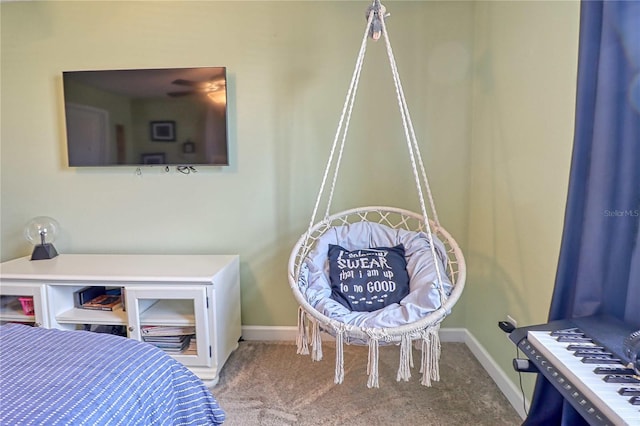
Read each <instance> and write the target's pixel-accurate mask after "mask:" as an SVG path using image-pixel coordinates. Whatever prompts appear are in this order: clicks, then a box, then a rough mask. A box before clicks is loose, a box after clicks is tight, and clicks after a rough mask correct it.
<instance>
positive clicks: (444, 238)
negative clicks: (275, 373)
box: [288, 0, 466, 387]
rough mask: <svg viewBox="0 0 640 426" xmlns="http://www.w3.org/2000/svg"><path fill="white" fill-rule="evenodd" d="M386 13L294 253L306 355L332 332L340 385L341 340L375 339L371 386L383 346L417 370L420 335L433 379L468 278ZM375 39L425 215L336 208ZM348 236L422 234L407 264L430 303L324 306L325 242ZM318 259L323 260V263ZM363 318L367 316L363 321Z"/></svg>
mask: <svg viewBox="0 0 640 426" xmlns="http://www.w3.org/2000/svg"><path fill="white" fill-rule="evenodd" d="M386 16H387V15H386V9H385V7H384V6H383V5H382V4H380V2H379V0H375V1H374V2H373V3H372V5H371V6H369V8H368V9H367V25H366V28H365V33H364V36H363V39H362V44H361V47H360V51H359V54H358V58H357V61H356V67H355V70H354V73H353V77H352V79H351V84H350V87H349V90H348V92H347V98H346V100H345V104H344V107H343V110H342V115H341V117H340V121H339V124H338V129H337V132H336V135H335V139H334V141H333V145H332V147H331V152H330V155H329V160H328V162H327V166H326V168H325V171H324V175H323V178H322V184H321V186H320V190H319V193H318V197H317V199H316V202H315V206H314V209H313V214H312V216H311V220H310V222H309V228H308V229H307V231H306V232H305V233H304V234H303V235H302V236H301V237H300V239H299V240H298V241H297V243H296V245H295V246H294V248H293V250H292V252H291V256H290V258H289V266H288V278H289V285H290V287H291V289H292V291H293V295H294V297H295V299H296V301H297V302H298V304H299V305H300V307H299V310H298V338H297V351H298V353H299V354H303V355H308V354H309V353H310V354H311V358H312V360H314V361H319V360H321V359H322V357H323V354H322V339H321V332H326V333H328V334H330V335H332V336H334V337H335V340H336V360H335V361H336V368H335V377H334V381H335V383H336V384H339V383H342V381H343V379H344V357H343V345H344V344H345V343H346V344H359V345H368V346H369V357H368V366H367V374H368V376H369V378H368V382H367V386H368V387H378V386H379V383H378V350H379V346H380V345H389V344H394V345H400V360H399V368H398V373H397V377H396V380H398V381H400V380H404V381H407V380H409V378H410V377H411V367H413V355H412V354H413V351H412V345H413V342H414V341H419V342H420V343H421V345H420V346H421V351H422V357H421V365H420V372H421V374H422V379H421V384H422V385H425V386H431V382H432V380H433V381H437V380H439V379H440V377H439V366H438V361H439V357H440V339H439V335H438V332H439V329H440V323H441V322H442V321H443V320H444V318H445V317H446V316H447V315H448V314H449V313H450V311H451V309H452V308H453V306H454V305H455V303H456V302H457V301H458V299H459V297H460V295H461V293H462V290H463V288H464V284H465V278H466V267H465V261H464V256H463V254H462V252H461V250H460V248H459V246H458V244H457V243H456V241H455V240H454V239H453V238H452V237H451V235H450V234H449V233H448V232H447V231H446V230H445V229H444V228H443V227H442V226H441V225H440V222H439V220H438V216H437V213H436V210H435V205H434V201H433V197H432V194H431V190H430V188H429V182H428V179H427V175H426V173H425V170H424V164H423V161H422V156H421V155H420V151H419V149H418V143H417V141H416V137H415V134H414V131H413V126H412V123H411V118H410V116H409V110H408V108H407V104H406V101H405V97H404V93H403V90H402V85H401V83H400V78H399V76H398V70H397V68H396V63H395V60H394V57H393V51H392V49H391V43H390V41H389V36H388V33H387V30H386V27H385V22H384V19H385V17H386ZM369 38H372V39H374V40H378V39H379V38H383V39H384V42H385V45H386V49H387V54H388V57H389V62H390V65H391V72H392V75H393V81H394V84H395V89H396V95H397V100H398V105H399V108H400V115H401V117H402V123H403V127H404V133H405V138H406V142H407V147H408V149H409V156H410V160H411V166H412V169H413V176H414V179H415V184H416V189H417V193H418V198H419V200H420V206H421V212H420V213H419V214H418V213H414V212H411V211H408V210H404V209H401V208H395V207H382V206H368V207H359V208H354V209H350V210H347V211H343V212H340V213H335V214H331V212H330V209H331V201H332V198H333V192H334V188H335V184H336V180H337V176H338V170H339V167H340V163H341V159H342V153H343V149H344V144H345V140H346V136H347V129H348V127H349V121H350V118H351V111H352V109H353V104H354V100H355V96H356V91H357V87H358V82H359V78H360V72H361V70H362V64H363V60H364V55H365V51H366V45H367V41H368V39H369ZM332 170H333V172H332V180H331V184H330V188H329V191H328V194H326V195H325V189H326V186H327V180H328V177H329V175H330V174H331V171H332ZM323 196H326V200H327V202H326V203H327V206H326V210H325V213H324V216H323V218H322V219H321V220H319V221H318V222H316V216H317V214H318V210H319V207H320V203H321V200H322V199H323ZM425 199H428V201H429V206H430V212H431V214H432V218H429V215H428V212H427V208H426V206H425ZM353 233H358V234H359V236H357V237H353ZM362 235H364V237H362ZM380 235H382V237H380ZM416 236H417V237H416ZM380 238H381V239H382V241H376V239H380ZM346 240H349V241H351V242H352V243H353V241H354V240H366V241H368V242H369V243H370V244H371V245H369V247H359V248H364V249H367V248H372V247H374V246H375V245H376V244H378V243H380V244H386V243H389V245H392V244H395V243H405V244H409V245H411V244H414V243H413V242H414V241H418V243H415V244H419V245H420V247H419V248H417V249H415V248H412V247H407V256H409V255H410V254H411V256H412V260H411V261H407V265H409V264H411V263H412V264H413V266H412V271H418V270H420V271H421V272H420V273H421V274H424V271H425V270H426V271H428V273H427V275H425V276H426V277H429V278H428V281H429V282H414V281H419V277H418V276H417V275H418V273H417V272H416V276H412V277H411V279H412V281H411V289H410V293H409V296H411V294H412V293H414V290H415V289H416V288H418V287H419V288H421V290H420V291H427V292H431V293H430V294H428V297H427V298H426V299H425V298H424V297H423V298H422V299H414V302H415V300H426V301H427V302H428V303H425V305H424V306H412V305H411V303H405V300H406V299H403V300H402V301H401V302H400V303H397V304H394V305H389V306H386V307H385V308H383V309H380V310H379V311H375V312H371V313H366V314H364V315H361V314H360V313H356V314H355V316H353V315H350V313H349V314H346V315H343V314H344V312H342V313H341V314H340V315H335V314H334V312H332V311H331V309H330V308H327V307H326V306H328V305H330V304H325V307H323V308H321V309H320V308H319V306H320V305H322V302H320V303H319V301H318V298H319V297H320V298H321V297H323V296H319V295H322V294H324V295H325V296H327V294H330V290H320V291H317V289H314V286H315V284H314V282H313V280H314V279H316V278H317V280H318V282H321V285H326V283H323V282H322V281H323V280H324V281H328V280H329V278H328V268H329V267H328V256H327V252H326V250H327V246H328V244H331V243H336V242H337V243H346V242H347V241H346ZM318 263H320V264H319V265H318ZM422 264H428V265H427V266H426V267H423V266H424V265H422ZM312 269H313V270H315V272H313V271H312ZM407 271H408V272H409V266H407ZM314 277H315V278H314ZM414 278H415V280H414ZM423 281H424V280H423ZM425 288H427V290H425ZM416 291H418V290H416ZM409 296H407V298H408V297H409ZM327 297H328V296H327ZM341 309H342V308H341ZM354 318H355V319H354ZM363 318H365V319H364V320H363ZM389 318H391V320H390V319H389Z"/></svg>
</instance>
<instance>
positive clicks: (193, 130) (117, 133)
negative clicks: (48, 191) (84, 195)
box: [62, 67, 229, 167]
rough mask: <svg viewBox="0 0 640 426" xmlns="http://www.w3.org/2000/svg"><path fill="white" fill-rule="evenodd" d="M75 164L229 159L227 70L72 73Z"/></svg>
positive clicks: (66, 76) (67, 76) (67, 78)
mask: <svg viewBox="0 0 640 426" xmlns="http://www.w3.org/2000/svg"><path fill="white" fill-rule="evenodd" d="M62 80H63V86H64V105H65V121H66V130H67V132H66V135H67V151H68V157H69V166H70V167H86V166H94V167H99V166H142V165H190V166H198V165H200V166H204V165H215V166H222V165H228V164H229V156H228V143H227V75H226V68H225V67H199V68H167V69H133V70H100V71H65V72H63V73H62Z"/></svg>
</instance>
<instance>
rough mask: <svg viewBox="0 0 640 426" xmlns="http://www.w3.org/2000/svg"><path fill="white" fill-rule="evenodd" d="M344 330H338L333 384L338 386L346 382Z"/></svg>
mask: <svg viewBox="0 0 640 426" xmlns="http://www.w3.org/2000/svg"><path fill="white" fill-rule="evenodd" d="M343 346H344V329H342V328H340V329H337V330H336V373H335V379H334V380H333V382H334V383H335V384H337V385H339V384H340V383H342V381H343V380H344V347H343Z"/></svg>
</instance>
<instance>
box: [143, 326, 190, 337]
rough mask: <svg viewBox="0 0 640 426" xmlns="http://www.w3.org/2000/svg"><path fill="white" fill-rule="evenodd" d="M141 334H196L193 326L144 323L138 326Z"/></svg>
mask: <svg viewBox="0 0 640 426" xmlns="http://www.w3.org/2000/svg"><path fill="white" fill-rule="evenodd" d="M140 331H141V332H142V335H143V336H181V335H191V334H196V328H195V327H194V326H184V327H181V326H163V325H157V326H156V325H145V326H142V327H140Z"/></svg>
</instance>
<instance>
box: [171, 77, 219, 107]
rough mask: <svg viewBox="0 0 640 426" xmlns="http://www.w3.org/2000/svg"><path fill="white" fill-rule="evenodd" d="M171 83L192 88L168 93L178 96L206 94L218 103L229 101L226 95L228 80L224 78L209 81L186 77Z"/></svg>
mask: <svg viewBox="0 0 640 426" xmlns="http://www.w3.org/2000/svg"><path fill="white" fill-rule="evenodd" d="M171 84H177V85H179V86H189V87H192V88H193V89H192V90H185V91H180V92H169V93H167V95H169V96H171V97H174V98H177V97H180V96H189V95H198V94H205V95H207V96H208V97H209V99H211V100H212V101H213V102H214V103H216V104H224V103H226V101H227V96H226V90H225V89H226V82H225V80H224V78H215V79H212V80H209V81H192V80H185V79H181V78H179V79H177V80H173V81H172V82H171Z"/></svg>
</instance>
